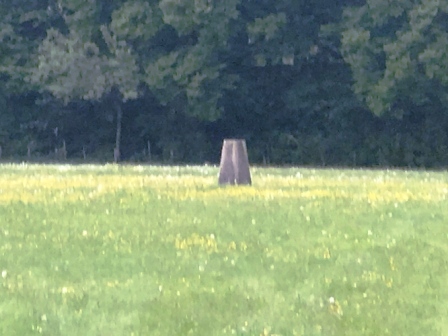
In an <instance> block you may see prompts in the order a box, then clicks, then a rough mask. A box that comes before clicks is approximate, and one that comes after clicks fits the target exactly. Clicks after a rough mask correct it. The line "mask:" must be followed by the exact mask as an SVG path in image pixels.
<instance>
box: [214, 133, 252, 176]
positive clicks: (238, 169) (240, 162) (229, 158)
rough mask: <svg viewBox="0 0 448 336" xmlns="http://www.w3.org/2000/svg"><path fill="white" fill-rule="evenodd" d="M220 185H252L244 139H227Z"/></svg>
mask: <svg viewBox="0 0 448 336" xmlns="http://www.w3.org/2000/svg"><path fill="white" fill-rule="evenodd" d="M218 182H219V184H232V185H233V184H251V183H252V180H251V178H250V171H249V159H248V157H247V148H246V141H245V140H244V139H225V140H224V142H223V145H222V152H221V163H220V164H219V179H218Z"/></svg>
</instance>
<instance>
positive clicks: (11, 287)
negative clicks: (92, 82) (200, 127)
mask: <svg viewBox="0 0 448 336" xmlns="http://www.w3.org/2000/svg"><path fill="white" fill-rule="evenodd" d="M252 174H253V182H254V184H253V186H240V187H218V186H217V168H214V167H169V168H168V167H150V166H149V167H143V166H129V167H126V166H41V165H1V166H0V272H1V278H0V335H34V334H41V335H64V336H68V335H120V336H121V335H223V334H233V335H307V336H308V335H341V336H342V335H344V336H346V335H356V336H358V335H388V334H389V335H448V289H447V283H448V227H447V223H448V200H447V196H448V175H447V174H446V173H442V172H440V173H429V172H412V171H366V170H359V171H352V170H310V169H256V168H253V169H252Z"/></svg>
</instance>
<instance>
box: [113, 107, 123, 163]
mask: <svg viewBox="0 0 448 336" xmlns="http://www.w3.org/2000/svg"><path fill="white" fill-rule="evenodd" d="M116 109H117V133H116V135H115V148H114V162H115V163H117V162H118V161H119V160H120V145H121V119H122V118H123V110H122V108H121V102H117V105H116Z"/></svg>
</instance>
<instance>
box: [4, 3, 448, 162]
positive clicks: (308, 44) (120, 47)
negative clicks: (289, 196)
mask: <svg viewBox="0 0 448 336" xmlns="http://www.w3.org/2000/svg"><path fill="white" fill-rule="evenodd" d="M447 69H448V2H444V1H440V0H425V1H423V0H412V1H411V0H400V1H394V2H390V1H388V0H341V1H326V0H316V1H305V0H278V1H270V0H257V1H249V0H226V1H219V0H188V1H185V0H107V1H106V0H0V148H1V150H0V157H1V158H2V159H5V160H23V159H25V158H27V159H29V160H44V161H47V160H65V159H69V160H93V161H112V160H115V161H118V160H125V161H135V162H141V161H152V162H173V163H203V162H206V161H209V162H217V161H218V159H219V154H220V152H219V151H220V146H221V143H222V140H223V139H224V138H233V137H238V138H244V139H246V141H247V144H248V151H249V156H250V160H251V161H252V162H254V163H260V164H261V163H266V164H300V165H322V166H327V165H332V166H377V165H381V166H402V167H403V166H405V167H429V168H436V167H444V166H446V165H447V164H448V150H447V147H448V136H447V126H448V117H447V116H448V113H447V106H448V90H447V87H448V70H447Z"/></svg>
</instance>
